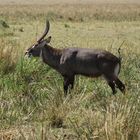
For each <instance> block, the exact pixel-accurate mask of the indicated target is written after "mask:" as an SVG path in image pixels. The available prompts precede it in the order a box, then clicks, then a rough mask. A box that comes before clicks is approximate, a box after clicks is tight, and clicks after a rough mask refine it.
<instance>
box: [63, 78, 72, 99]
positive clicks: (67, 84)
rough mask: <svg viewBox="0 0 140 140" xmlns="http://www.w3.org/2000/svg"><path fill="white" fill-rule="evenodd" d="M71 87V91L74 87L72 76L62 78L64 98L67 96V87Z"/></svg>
mask: <svg viewBox="0 0 140 140" xmlns="http://www.w3.org/2000/svg"><path fill="white" fill-rule="evenodd" d="M70 85H71V89H73V86H74V76H69V77H67V76H64V83H63V86H64V94H65V96H66V95H67V92H68V88H69V86H70Z"/></svg>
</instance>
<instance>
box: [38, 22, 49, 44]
mask: <svg viewBox="0 0 140 140" xmlns="http://www.w3.org/2000/svg"><path fill="white" fill-rule="evenodd" d="M49 29H50V23H49V21H48V20H47V21H46V28H45V31H44V33H43V35H42V36H41V37H40V38H39V39H38V40H37V42H40V41H41V40H42V39H43V38H44V37H45V36H46V35H47V33H48V31H49Z"/></svg>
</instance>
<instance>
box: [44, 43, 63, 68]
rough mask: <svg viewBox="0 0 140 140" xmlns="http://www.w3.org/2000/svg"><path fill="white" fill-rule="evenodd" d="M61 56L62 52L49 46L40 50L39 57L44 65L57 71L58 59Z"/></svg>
mask: <svg viewBox="0 0 140 140" xmlns="http://www.w3.org/2000/svg"><path fill="white" fill-rule="evenodd" d="M61 56H62V50H59V49H55V48H53V47H51V46H49V45H46V46H44V47H43V48H42V51H41V57H42V60H43V62H44V63H47V64H48V65H49V66H51V67H53V68H54V69H58V67H59V65H60V58H61Z"/></svg>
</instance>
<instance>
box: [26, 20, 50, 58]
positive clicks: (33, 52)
mask: <svg viewBox="0 0 140 140" xmlns="http://www.w3.org/2000/svg"><path fill="white" fill-rule="evenodd" d="M49 28H50V23H49V21H48V20H47V21H46V28H45V31H44V33H43V34H42V36H41V37H40V38H39V39H38V40H37V42H36V43H35V44H34V45H32V46H31V47H30V48H28V49H27V51H26V52H25V55H26V56H28V57H30V56H34V57H39V56H40V53H41V50H42V47H44V46H45V45H47V44H48V43H50V41H51V36H49V37H48V38H47V39H44V38H45V36H46V35H47V33H48V31H49Z"/></svg>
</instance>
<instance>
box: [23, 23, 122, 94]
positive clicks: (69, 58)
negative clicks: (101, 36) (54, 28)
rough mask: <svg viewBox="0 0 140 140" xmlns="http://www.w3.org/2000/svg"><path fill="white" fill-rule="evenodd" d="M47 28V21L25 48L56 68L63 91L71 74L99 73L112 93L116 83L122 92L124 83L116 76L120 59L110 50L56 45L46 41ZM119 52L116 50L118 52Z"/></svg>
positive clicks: (114, 91)
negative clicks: (43, 28) (35, 39)
mask: <svg viewBox="0 0 140 140" xmlns="http://www.w3.org/2000/svg"><path fill="white" fill-rule="evenodd" d="M49 28H50V23H49V21H47V22H46V29H45V32H44V33H43V35H42V36H41V37H40V38H39V39H38V40H37V43H36V44H34V45H33V46H32V47H30V48H29V49H28V50H27V51H26V53H25V54H26V55H27V56H28V57H30V56H33V57H41V58H42V60H43V62H44V63H46V64H48V65H49V66H50V67H52V68H53V69H55V70H56V71H58V72H59V73H60V74H61V75H62V76H63V77H64V83H63V86H64V93H65V95H66V94H67V91H68V88H69V87H70V88H71V89H72V88H73V86H74V79H75V75H78V74H79V75H84V76H89V77H99V76H103V77H104V78H105V80H106V81H107V83H108V85H109V86H110V87H111V89H112V93H113V94H115V93H116V89H115V88H116V87H117V88H119V90H120V91H121V92H122V93H125V85H124V84H123V83H122V82H121V81H120V80H119V78H118V74H119V72H120V65H121V59H120V58H118V57H116V56H115V55H113V54H112V53H110V52H108V51H105V50H101V49H89V48H64V49H56V48H53V47H51V46H50V45H49V43H50V41H51V36H49V37H48V38H47V39H44V37H45V36H46V35H47V33H48V31H49ZM119 54H120V53H119Z"/></svg>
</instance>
